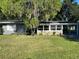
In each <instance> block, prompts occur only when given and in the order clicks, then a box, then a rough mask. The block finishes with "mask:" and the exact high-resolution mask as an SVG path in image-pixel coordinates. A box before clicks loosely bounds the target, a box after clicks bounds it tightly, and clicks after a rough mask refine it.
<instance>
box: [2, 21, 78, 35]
mask: <svg viewBox="0 0 79 59" xmlns="http://www.w3.org/2000/svg"><path fill="white" fill-rule="evenodd" d="M16 33H17V34H24V33H26V29H25V26H24V24H23V21H16V20H13V21H12V20H10V21H0V34H16ZM40 34H43V35H76V36H78V35H79V22H75V23H74V22H73V23H71V22H70V23H69V22H66V21H47V22H45V21H44V22H41V23H40V25H39V26H38V28H37V35H40Z"/></svg>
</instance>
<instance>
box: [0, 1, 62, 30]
mask: <svg viewBox="0 0 79 59" xmlns="http://www.w3.org/2000/svg"><path fill="white" fill-rule="evenodd" d="M0 1H1V2H0V7H1V11H2V12H3V14H4V15H5V16H6V17H7V19H10V18H12V17H13V18H17V19H23V20H24V23H25V26H26V27H27V28H29V29H32V28H35V27H37V25H38V24H39V21H41V19H42V20H45V21H49V19H50V20H52V18H54V17H55V15H56V14H57V12H58V11H60V8H61V2H60V0H0Z"/></svg>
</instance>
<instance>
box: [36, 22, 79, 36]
mask: <svg viewBox="0 0 79 59" xmlns="http://www.w3.org/2000/svg"><path fill="white" fill-rule="evenodd" d="M37 34H38V35H39V34H43V35H76V36H78V35H79V23H78V22H77V23H74V22H72V23H71V22H70V23H69V22H66V21H47V22H41V23H40V25H39V27H38V29H37Z"/></svg>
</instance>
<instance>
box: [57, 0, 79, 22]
mask: <svg viewBox="0 0 79 59" xmlns="http://www.w3.org/2000/svg"><path fill="white" fill-rule="evenodd" d="M78 10H79V5H78V4H77V3H76V2H75V0H64V2H63V5H62V8H61V11H60V12H59V13H58V14H57V16H56V18H59V19H60V20H65V21H70V22H73V21H77V20H78V18H79V14H78V13H79V11H78Z"/></svg>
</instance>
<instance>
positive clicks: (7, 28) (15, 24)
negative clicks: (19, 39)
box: [0, 20, 25, 34]
mask: <svg viewBox="0 0 79 59" xmlns="http://www.w3.org/2000/svg"><path fill="white" fill-rule="evenodd" d="M16 33H18V34H23V33H25V27H24V24H23V22H22V21H17V20H13V21H12V20H10V21H0V34H16Z"/></svg>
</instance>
